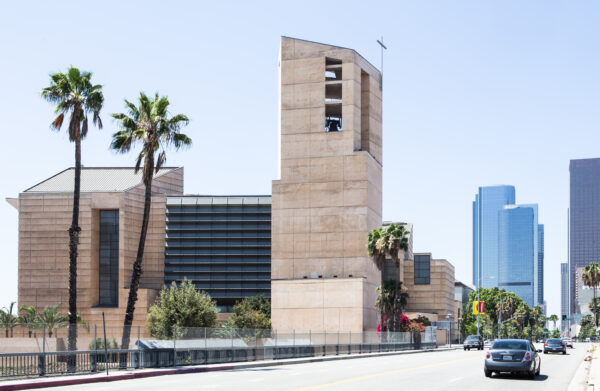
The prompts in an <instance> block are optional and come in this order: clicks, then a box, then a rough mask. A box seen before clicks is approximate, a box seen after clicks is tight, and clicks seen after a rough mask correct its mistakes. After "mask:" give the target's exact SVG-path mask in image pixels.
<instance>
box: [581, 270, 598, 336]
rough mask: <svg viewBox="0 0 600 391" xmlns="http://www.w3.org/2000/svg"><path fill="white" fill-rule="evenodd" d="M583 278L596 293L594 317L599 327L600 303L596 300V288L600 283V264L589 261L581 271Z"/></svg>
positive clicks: (586, 284)
mask: <svg viewBox="0 0 600 391" xmlns="http://www.w3.org/2000/svg"><path fill="white" fill-rule="evenodd" d="M581 280H582V281H583V284H584V285H585V286H587V287H590V288H592V292H593V294H594V299H593V303H594V318H595V320H596V327H598V305H597V302H596V288H598V285H600V265H599V264H597V263H595V262H592V263H589V264H588V265H587V266H586V267H585V268H584V269H583V273H581Z"/></svg>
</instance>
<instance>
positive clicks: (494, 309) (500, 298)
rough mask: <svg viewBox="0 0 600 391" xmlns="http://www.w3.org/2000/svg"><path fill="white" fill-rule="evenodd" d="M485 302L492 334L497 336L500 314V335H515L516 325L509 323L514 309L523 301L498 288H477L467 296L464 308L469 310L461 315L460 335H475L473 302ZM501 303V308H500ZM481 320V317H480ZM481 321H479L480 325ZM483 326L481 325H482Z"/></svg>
mask: <svg viewBox="0 0 600 391" xmlns="http://www.w3.org/2000/svg"><path fill="white" fill-rule="evenodd" d="M478 297H479V300H480V301H483V302H485V313H487V314H488V315H489V318H490V320H491V322H492V325H491V329H492V334H493V335H494V336H495V335H498V328H497V327H498V316H499V315H500V312H502V335H504V336H508V335H512V334H514V333H516V325H515V324H514V323H513V322H512V321H511V318H513V315H514V312H515V310H516V308H517V307H518V306H519V305H520V304H521V303H522V301H523V300H521V298H520V297H519V296H517V295H515V294H514V293H513V292H509V291H505V290H503V289H498V288H479V290H475V291H473V292H471V293H470V294H469V301H468V303H467V306H466V308H468V309H469V310H468V311H466V312H465V313H464V314H463V318H462V320H461V323H460V329H461V333H462V334H463V335H470V334H476V333H477V327H476V324H477V315H474V314H473V312H472V310H471V309H472V308H473V302H474V301H475V300H478ZM500 302H502V306H500ZM480 318H481V316H480ZM481 322H482V320H481V319H480V323H481ZM482 324H483V323H482Z"/></svg>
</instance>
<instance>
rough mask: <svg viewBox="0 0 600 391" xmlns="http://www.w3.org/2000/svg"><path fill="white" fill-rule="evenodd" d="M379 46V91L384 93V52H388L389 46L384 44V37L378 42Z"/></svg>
mask: <svg viewBox="0 0 600 391" xmlns="http://www.w3.org/2000/svg"><path fill="white" fill-rule="evenodd" d="M377 43H378V44H379V46H381V75H380V77H379V89H381V90H382V91H383V50H384V49H385V50H387V46H385V45H384V44H383V36H382V37H381V41H380V40H377Z"/></svg>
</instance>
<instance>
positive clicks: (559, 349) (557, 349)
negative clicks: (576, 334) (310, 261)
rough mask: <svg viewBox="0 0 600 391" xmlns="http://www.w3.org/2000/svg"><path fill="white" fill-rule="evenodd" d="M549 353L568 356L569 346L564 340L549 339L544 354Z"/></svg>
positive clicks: (545, 344)
mask: <svg viewBox="0 0 600 391" xmlns="http://www.w3.org/2000/svg"><path fill="white" fill-rule="evenodd" d="M548 352H550V353H562V354H567V344H565V342H564V341H563V340H562V339H558V338H548V339H547V340H546V342H545V343H544V354H548Z"/></svg>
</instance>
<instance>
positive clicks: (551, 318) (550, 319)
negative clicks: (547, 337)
mask: <svg viewBox="0 0 600 391" xmlns="http://www.w3.org/2000/svg"><path fill="white" fill-rule="evenodd" d="M547 319H548V320H549V321H550V322H552V324H553V326H554V327H553V328H554V329H556V322H558V315H556V314H552V315H550V316H549V317H548V318H547Z"/></svg>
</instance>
